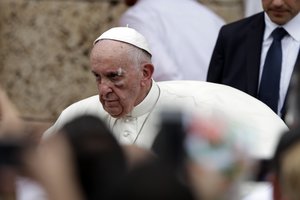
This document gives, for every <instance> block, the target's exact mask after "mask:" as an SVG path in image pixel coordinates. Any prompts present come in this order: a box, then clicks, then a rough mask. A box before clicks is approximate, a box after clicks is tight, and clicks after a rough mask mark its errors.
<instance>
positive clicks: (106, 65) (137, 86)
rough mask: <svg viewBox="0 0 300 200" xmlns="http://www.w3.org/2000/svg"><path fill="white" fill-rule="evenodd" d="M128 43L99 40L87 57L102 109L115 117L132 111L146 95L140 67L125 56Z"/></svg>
mask: <svg viewBox="0 0 300 200" xmlns="http://www.w3.org/2000/svg"><path fill="white" fill-rule="evenodd" d="M128 46H129V45H128V44H125V43H122V42H117V41H112V40H102V41H99V42H98V43H97V44H96V45H95V46H94V48H93V50H92V52H91V56H90V61H91V71H92V73H93V74H94V75H95V78H96V81H97V86H98V92H99V99H100V102H101V104H102V106H103V108H104V110H106V111H107V112H108V113H109V114H110V115H111V116H112V117H116V118H119V117H122V116H124V115H126V114H128V113H129V112H131V111H132V109H133V108H134V106H136V105H137V104H138V103H139V102H140V101H142V99H143V98H144V96H145V95H144V94H143V72H142V69H141V68H140V67H139V66H135V63H134V62H132V61H131V60H130V59H128V53H127V52H126V49H127V48H128Z"/></svg>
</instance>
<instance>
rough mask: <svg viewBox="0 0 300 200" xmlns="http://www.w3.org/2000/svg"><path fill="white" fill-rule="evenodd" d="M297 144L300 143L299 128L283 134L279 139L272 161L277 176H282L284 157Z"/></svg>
mask: <svg viewBox="0 0 300 200" xmlns="http://www.w3.org/2000/svg"><path fill="white" fill-rule="evenodd" d="M297 143H300V130H299V128H296V129H292V130H289V131H287V132H285V133H283V134H282V135H281V137H280V138H279V142H278V144H277V147H276V149H275V154H274V157H273V160H272V162H273V170H275V172H276V174H277V175H280V171H281V160H282V156H283V155H284V153H285V152H287V151H288V150H289V149H291V148H292V147H293V146H294V145H296V144H297Z"/></svg>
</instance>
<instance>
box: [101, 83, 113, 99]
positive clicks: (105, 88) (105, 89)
mask: <svg viewBox="0 0 300 200" xmlns="http://www.w3.org/2000/svg"><path fill="white" fill-rule="evenodd" d="M98 90H99V95H100V96H104V97H106V96H107V95H108V94H109V93H111V92H112V88H111V86H110V84H108V83H105V82H102V83H99V84H98Z"/></svg>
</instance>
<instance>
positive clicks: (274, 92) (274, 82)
mask: <svg viewBox="0 0 300 200" xmlns="http://www.w3.org/2000/svg"><path fill="white" fill-rule="evenodd" d="M286 34H287V32H286V30H284V28H276V29H275V30H274V31H273V32H272V34H271V35H272V37H273V42H272V44H271V46H270V48H269V50H268V53H267V56H266V60H265V64H264V69H263V73H262V77H261V82H260V88H259V93H258V98H259V99H260V100H261V101H262V102H264V103H265V104H267V105H268V106H269V107H270V108H271V109H272V110H273V111H274V112H275V113H277V110H278V100H279V86H280V74H281V63H282V49H281V39H282V38H283V37H284V36H285V35H286Z"/></svg>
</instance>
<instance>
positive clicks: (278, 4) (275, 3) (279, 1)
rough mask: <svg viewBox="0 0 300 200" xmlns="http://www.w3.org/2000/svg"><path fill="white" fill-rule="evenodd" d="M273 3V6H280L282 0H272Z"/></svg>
mask: <svg viewBox="0 0 300 200" xmlns="http://www.w3.org/2000/svg"><path fill="white" fill-rule="evenodd" d="M273 4H274V5H275V6H281V5H282V4H283V0H273Z"/></svg>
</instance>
